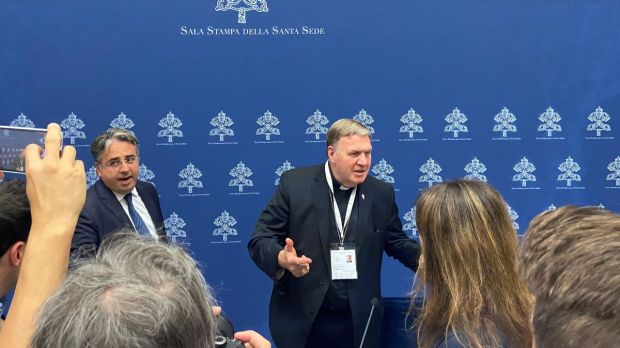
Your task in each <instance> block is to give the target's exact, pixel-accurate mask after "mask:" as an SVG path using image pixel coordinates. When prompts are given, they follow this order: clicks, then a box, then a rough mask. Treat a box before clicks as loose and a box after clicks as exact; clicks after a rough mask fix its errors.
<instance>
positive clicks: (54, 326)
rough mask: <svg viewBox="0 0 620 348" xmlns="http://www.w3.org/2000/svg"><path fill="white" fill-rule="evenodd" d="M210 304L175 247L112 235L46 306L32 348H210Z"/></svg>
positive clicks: (194, 269)
mask: <svg viewBox="0 0 620 348" xmlns="http://www.w3.org/2000/svg"><path fill="white" fill-rule="evenodd" d="M213 303H214V301H213V298H212V297H211V292H210V290H209V288H208V286H207V283H206V281H205V279H204V277H203V276H202V274H201V272H200V270H199V269H198V266H197V264H196V262H195V261H194V260H193V259H192V258H191V257H190V256H189V255H188V254H187V253H186V252H185V251H184V250H183V249H182V248H181V247H178V246H172V245H169V244H164V243H157V242H155V241H154V240H153V239H151V238H141V237H139V236H138V235H137V234H136V233H135V232H133V231H123V232H116V233H113V234H112V235H111V236H110V237H109V238H107V239H105V240H104V242H103V243H102V245H101V248H100V250H99V252H98V254H97V256H96V257H95V258H94V259H91V260H84V261H81V262H80V263H79V264H78V266H77V269H75V270H74V271H72V272H71V273H70V274H69V275H68V277H67V279H66V281H65V282H64V284H63V285H62V286H61V288H60V289H59V290H58V291H57V292H56V294H54V295H53V296H52V297H51V298H50V299H49V300H48V301H47V302H46V303H45V305H44V306H43V308H42V310H41V315H40V317H39V320H38V327H37V329H36V331H35V333H34V336H33V340H32V347H33V348H74V347H75V348H77V347H97V348H117V347H127V348H141V347H150V348H165V347H179V348H182V347H188V348H194V347H196V348H202V347H205V348H206V347H209V348H211V347H213V346H214V337H215V321H214V320H215V319H214V315H213V312H212V309H211V306H212V305H213Z"/></svg>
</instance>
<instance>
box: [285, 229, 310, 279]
mask: <svg viewBox="0 0 620 348" xmlns="http://www.w3.org/2000/svg"><path fill="white" fill-rule="evenodd" d="M285 242H286V245H284V248H283V249H282V250H281V251H280V253H279V254H278V264H279V265H280V267H282V268H284V269H286V270H288V271H289V272H291V274H293V275H294V276H295V277H303V276H305V275H306V274H308V273H309V272H310V264H311V263H312V260H311V259H310V258H309V257H306V256H305V255H302V256H301V257H299V256H297V250H295V246H294V243H293V240H292V239H290V238H286V241H285Z"/></svg>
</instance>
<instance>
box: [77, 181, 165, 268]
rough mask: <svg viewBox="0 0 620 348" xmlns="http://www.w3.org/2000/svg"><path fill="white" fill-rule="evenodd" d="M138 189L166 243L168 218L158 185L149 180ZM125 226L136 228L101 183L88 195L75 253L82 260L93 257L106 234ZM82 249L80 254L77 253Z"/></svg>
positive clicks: (137, 185)
mask: <svg viewBox="0 0 620 348" xmlns="http://www.w3.org/2000/svg"><path fill="white" fill-rule="evenodd" d="M136 190H137V191H138V194H139V195H140V198H141V199H142V201H143V202H144V205H145V206H146V209H147V210H148V212H149V215H151V218H152V219H153V223H154V224H155V228H156V229H157V234H158V235H159V237H160V240H165V238H166V231H165V229H164V218H163V216H162V213H161V207H160V206H159V195H158V194H157V190H156V189H155V186H153V184H151V183H148V182H145V181H138V183H137V184H136ZM123 227H126V228H130V229H133V225H132V224H131V220H130V219H129V217H128V216H127V214H126V213H125V211H124V210H123V207H122V206H121V204H120V202H119V201H118V199H116V196H114V193H113V192H112V191H111V190H110V189H109V188H108V187H107V186H106V185H105V184H104V183H103V182H102V181H101V180H98V181H97V182H96V183H95V184H94V185H93V186H91V187H90V188H89V189H88V191H87V192H86V203H85V204H84V208H82V212H81V213H80V218H79V219H78V223H77V227H76V229H75V234H74V235H73V241H72V242H71V253H72V254H73V255H74V256H78V257H82V256H90V255H92V254H93V253H94V252H96V250H97V249H98V248H99V245H100V244H101V241H102V240H103V238H104V237H105V235H107V234H108V233H110V232H114V231H117V230H118V229H120V228H123ZM78 249H80V251H79V252H78V253H77V254H76V252H77V250H78Z"/></svg>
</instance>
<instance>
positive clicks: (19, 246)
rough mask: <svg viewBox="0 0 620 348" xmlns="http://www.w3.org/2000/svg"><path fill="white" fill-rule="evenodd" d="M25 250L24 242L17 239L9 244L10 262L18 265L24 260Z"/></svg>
mask: <svg viewBox="0 0 620 348" xmlns="http://www.w3.org/2000/svg"><path fill="white" fill-rule="evenodd" d="M25 250H26V243H25V242H22V241H19V242H16V243H15V244H13V245H12V246H11V248H10V249H9V253H10V258H11V264H12V265H13V266H15V267H19V266H21V264H22V261H23V260H24V251H25Z"/></svg>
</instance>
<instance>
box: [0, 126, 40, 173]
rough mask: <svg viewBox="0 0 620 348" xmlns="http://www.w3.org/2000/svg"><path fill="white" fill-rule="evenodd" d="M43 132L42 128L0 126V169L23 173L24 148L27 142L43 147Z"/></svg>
mask: <svg viewBox="0 0 620 348" xmlns="http://www.w3.org/2000/svg"><path fill="white" fill-rule="evenodd" d="M45 134H47V130H46V129H43V128H26V127H10V126H0V170H3V171H5V172H9V173H23V172H24V148H25V147H26V146H27V145H28V144H37V145H39V146H41V147H43V146H44V143H45Z"/></svg>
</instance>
